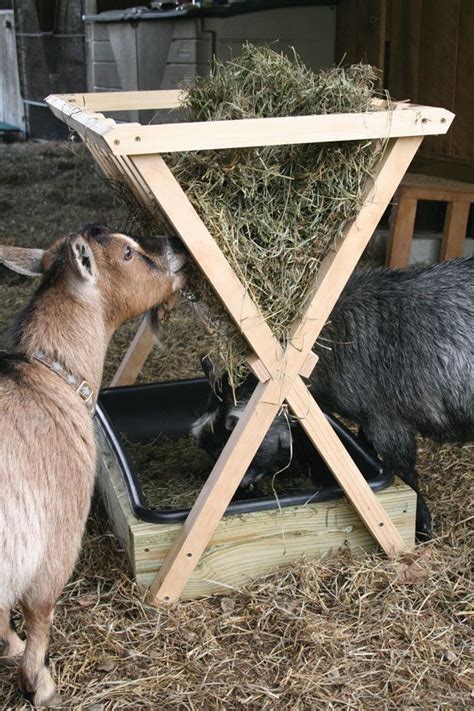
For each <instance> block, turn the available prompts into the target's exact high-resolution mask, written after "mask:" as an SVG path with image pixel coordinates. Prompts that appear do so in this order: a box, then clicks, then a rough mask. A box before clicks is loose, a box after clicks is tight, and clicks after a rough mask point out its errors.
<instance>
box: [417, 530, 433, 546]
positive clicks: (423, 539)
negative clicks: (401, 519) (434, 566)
mask: <svg viewBox="0 0 474 711" xmlns="http://www.w3.org/2000/svg"><path fill="white" fill-rule="evenodd" d="M432 538H433V532H432V530H431V526H426V527H421V526H420V529H419V530H418V529H417V531H416V542H417V543H427V542H428V541H431V539H432Z"/></svg>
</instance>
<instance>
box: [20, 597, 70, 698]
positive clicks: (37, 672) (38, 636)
mask: <svg viewBox="0 0 474 711" xmlns="http://www.w3.org/2000/svg"><path fill="white" fill-rule="evenodd" d="M21 607H22V610H23V614H24V617H25V626H26V633H27V640H26V649H25V653H24V655H23V659H22V662H21V669H20V671H21V679H22V684H23V689H24V691H25V693H26V694H27V696H28V697H29V699H30V701H31V702H32V703H33V705H34V706H43V707H46V708H52V707H55V706H59V705H60V703H61V699H60V698H59V696H58V695H57V694H56V685H55V683H54V681H53V679H52V677H51V674H50V673H49V670H48V668H47V666H46V658H47V651H48V643H49V634H50V630H51V624H52V622H53V614H54V602H53V603H38V602H36V601H32V600H22V601H21Z"/></svg>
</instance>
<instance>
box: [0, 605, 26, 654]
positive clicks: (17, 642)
mask: <svg viewBox="0 0 474 711" xmlns="http://www.w3.org/2000/svg"><path fill="white" fill-rule="evenodd" d="M24 651H25V642H24V641H23V640H22V639H20V637H19V636H18V635H17V633H16V632H15V630H14V629H13V626H12V623H11V611H10V608H5V607H0V662H1V663H2V664H14V663H15V662H17V661H18V660H20V659H21V657H22V655H23V652H24Z"/></svg>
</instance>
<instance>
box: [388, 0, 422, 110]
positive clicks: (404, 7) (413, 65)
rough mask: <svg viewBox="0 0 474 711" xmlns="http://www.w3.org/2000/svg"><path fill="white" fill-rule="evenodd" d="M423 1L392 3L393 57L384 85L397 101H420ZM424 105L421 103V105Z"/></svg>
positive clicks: (391, 54)
mask: <svg viewBox="0 0 474 711" xmlns="http://www.w3.org/2000/svg"><path fill="white" fill-rule="evenodd" d="M422 10H423V0H391V3H390V33H389V42H390V45H389V46H390V57H389V66H388V67H386V74H385V85H386V86H387V88H388V89H389V91H390V94H391V95H392V96H393V97H394V98H395V99H400V100H402V99H409V100H410V101H412V102H415V103H416V102H419V101H420V99H419V96H418V90H419V77H420V42H421V18H422ZM420 103H421V102H420Z"/></svg>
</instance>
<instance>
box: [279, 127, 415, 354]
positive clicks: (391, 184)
mask: <svg viewBox="0 0 474 711" xmlns="http://www.w3.org/2000/svg"><path fill="white" fill-rule="evenodd" d="M421 141H422V139H421V138H419V137H415V138H400V139H398V140H397V141H392V142H391V143H390V144H389V145H388V146H387V148H386V150H385V154H384V156H383V158H382V160H381V161H380V164H379V166H378V167H377V169H376V171H375V175H374V180H373V182H371V183H370V184H369V185H368V186H367V191H366V195H365V199H364V203H363V205H362V207H361V210H360V212H359V215H358V216H357V218H356V219H355V220H354V222H353V223H351V224H349V225H348V226H347V228H346V231H345V235H344V239H343V240H342V241H341V243H340V244H339V245H338V247H337V250H336V251H333V252H331V253H330V254H328V255H327V256H326V257H325V258H324V259H323V261H322V264H321V267H320V269H319V271H318V274H317V275H316V290H315V292H314V294H313V296H312V297H311V298H310V300H309V302H308V304H307V306H306V307H305V309H304V310H303V317H302V320H301V322H300V323H299V324H297V325H296V327H295V328H294V329H292V332H291V341H292V342H294V343H295V346H296V348H298V347H301V346H302V345H303V340H304V339H306V340H305V342H307V341H308V340H309V341H310V342H311V345H313V343H314V342H315V341H316V338H317V337H318V335H319V332H320V329H321V328H322V326H323V325H324V323H325V322H326V320H327V319H328V318H329V315H330V313H331V311H332V309H333V308H334V306H335V304H336V301H337V299H338V298H339V295H340V293H341V292H342V290H343V288H344V286H345V285H346V283H347V281H348V279H349V277H350V275H351V274H352V272H353V271H354V269H355V267H356V266H357V263H358V261H359V259H360V257H361V255H362V253H363V251H364V249H365V247H366V246H367V244H368V241H369V240H370V238H371V236H372V234H373V232H374V230H375V228H376V226H377V224H378V223H379V221H380V219H381V217H382V215H383V213H384V211H385V209H386V208H387V205H388V204H389V202H390V200H391V197H392V195H393V194H394V192H395V191H396V188H397V186H398V183H399V182H400V179H401V176H403V174H404V172H405V171H406V170H407V168H408V166H409V165H410V163H411V161H412V159H413V156H414V155H415V153H416V151H417V149H418V147H419V145H420V143H421ZM316 297H317V298H316Z"/></svg>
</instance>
